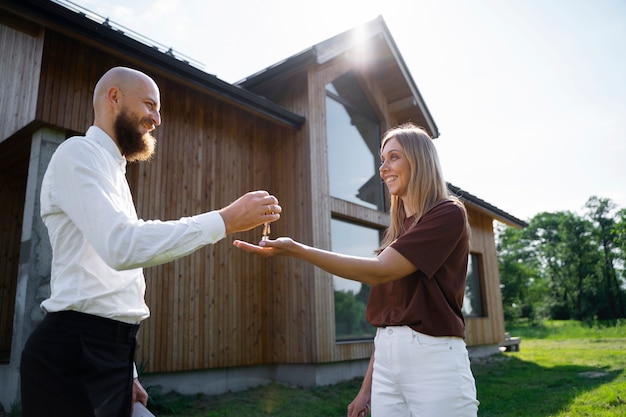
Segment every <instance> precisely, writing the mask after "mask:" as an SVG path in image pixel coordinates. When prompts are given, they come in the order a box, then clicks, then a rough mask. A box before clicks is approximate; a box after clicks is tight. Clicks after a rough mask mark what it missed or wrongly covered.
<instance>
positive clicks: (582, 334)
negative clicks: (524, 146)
mask: <svg viewBox="0 0 626 417" xmlns="http://www.w3.org/2000/svg"><path fill="white" fill-rule="evenodd" d="M507 331H509V332H510V333H511V335H513V336H521V337H522V344H521V350H520V352H507V353H503V354H500V355H495V356H492V357H490V358H486V359H482V360H475V361H473V363H472V370H473V372H474V376H475V377H476V385H477V389H478V399H479V400H480V402H481V404H480V408H479V411H478V415H479V416H480V417H495V416H498V417H509V416H510V417H517V416H519V417H574V416H575V417H585V416H594V417H618V416H619V417H622V416H626V371H625V369H626V321H624V320H622V321H617V322H612V323H591V324H590V323H580V322H575V321H548V322H545V323H542V324H540V325H532V324H524V323H522V324H518V325H516V326H507ZM360 384H361V381H360V379H357V380H353V381H348V382H344V383H341V384H337V385H333V386H329V387H316V388H312V389H297V388H287V387H284V386H281V385H278V384H270V385H267V386H263V387H259V388H254V389H251V390H247V391H244V392H238V393H228V394H224V395H219V396H194V397H181V396H178V395H172V396H170V397H167V396H165V397H163V396H157V397H158V398H159V399H160V400H161V401H163V402H164V405H165V407H162V408H157V411H158V412H157V415H158V416H159V417H214V416H215V417H217V416H233V417H238V416H247V417H255V416H275V417H293V416H299V417H308V416H311V417H313V416H315V417H318V416H324V417H332V416H338V417H339V416H345V415H346V407H347V404H348V403H349V402H350V401H352V399H353V398H354V395H356V393H357V391H358V389H359V386H360ZM168 404H169V405H168ZM167 407H169V409H168V408H167Z"/></svg>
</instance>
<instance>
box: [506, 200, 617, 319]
mask: <svg viewBox="0 0 626 417" xmlns="http://www.w3.org/2000/svg"><path fill="white" fill-rule="evenodd" d="M585 207H586V209H587V212H586V214H585V215H584V216H580V215H577V214H575V213H572V212H569V211H563V212H555V213H548V212H545V213H539V214H537V215H536V216H535V217H533V218H532V219H531V220H530V221H529V225H528V227H527V228H525V229H513V228H508V227H500V228H499V229H498V233H497V238H498V242H497V248H498V261H499V267H500V276H501V281H502V285H503V288H502V300H503V303H504V311H505V318H506V319H507V320H512V319H516V318H520V317H528V318H531V319H532V318H542V317H544V316H545V317H550V318H553V319H569V318H575V319H580V320H593V319H595V318H600V319H607V318H618V317H626V312H625V309H626V308H625V307H626V285H625V277H624V265H625V261H626V210H621V211H618V212H616V210H615V205H614V204H613V203H612V202H611V201H610V200H607V199H600V198H597V197H591V198H590V199H589V200H588V201H587V203H586V205H585Z"/></svg>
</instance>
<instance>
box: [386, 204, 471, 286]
mask: <svg viewBox="0 0 626 417" xmlns="http://www.w3.org/2000/svg"><path fill="white" fill-rule="evenodd" d="M465 233H467V230H466V220H465V214H464V212H463V210H462V209H461V207H459V206H457V205H456V204H455V203H453V202H451V201H449V202H444V203H441V204H439V205H437V206H435V207H434V208H432V209H431V210H430V211H428V212H427V213H426V214H425V215H424V216H422V219H421V220H420V221H419V222H418V223H417V225H415V226H414V227H413V228H411V229H410V230H408V231H407V232H406V233H405V234H404V235H402V236H400V238H398V239H397V240H396V241H395V242H394V243H392V244H391V247H392V248H394V249H395V250H396V251H398V252H399V253H400V254H401V255H402V256H404V257H405V258H406V259H407V260H408V261H409V262H411V263H412V264H413V265H415V267H416V268H417V269H418V270H420V271H422V272H423V273H424V274H425V275H426V276H427V277H428V278H432V277H433V276H434V274H435V272H437V270H438V269H439V268H441V266H442V265H443V264H444V262H445V260H446V259H447V258H448V256H450V254H451V253H452V251H453V250H454V248H455V247H456V246H457V245H458V243H459V241H460V240H461V239H462V237H463V236H464V234H465Z"/></svg>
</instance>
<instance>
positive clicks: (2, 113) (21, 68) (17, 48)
mask: <svg viewBox="0 0 626 417" xmlns="http://www.w3.org/2000/svg"><path fill="white" fill-rule="evenodd" d="M16 28H20V29H19V30H18V29H16ZM42 49H43V31H42V30H41V29H40V28H39V27H37V26H35V25H32V24H29V23H27V22H24V21H23V20H22V19H19V18H17V17H14V16H13V15H11V14H9V13H6V14H5V13H3V14H2V15H0V51H2V59H1V60H0V80H1V81H0V83H1V85H2V90H3V91H2V97H3V98H4V99H3V100H0V142H2V141H3V140H5V139H6V138H8V137H9V136H10V135H12V134H14V133H15V132H17V131H18V130H20V129H21V128H23V127H25V126H26V125H28V124H29V123H30V122H32V121H33V120H35V104H36V98H37V96H36V94H35V92H36V91H37V88H38V84H39V70H40V67H41V54H42Z"/></svg>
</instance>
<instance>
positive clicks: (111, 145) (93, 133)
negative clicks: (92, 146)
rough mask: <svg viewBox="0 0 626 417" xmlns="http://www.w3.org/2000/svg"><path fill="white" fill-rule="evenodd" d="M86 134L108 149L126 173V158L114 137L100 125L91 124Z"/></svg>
mask: <svg viewBox="0 0 626 417" xmlns="http://www.w3.org/2000/svg"><path fill="white" fill-rule="evenodd" d="M85 136H87V137H88V138H90V139H93V140H95V141H96V142H97V143H98V144H99V145H100V146H102V147H103V148H104V149H106V151H107V152H109V153H110V154H111V156H112V157H113V158H114V159H115V161H116V162H117V163H118V164H119V166H120V168H121V169H122V171H123V172H124V173H126V158H124V155H122V153H121V152H120V148H118V147H117V144H116V143H115V141H114V140H113V138H111V137H110V136H109V135H107V133H106V132H105V131H104V130H102V129H100V128H99V127H98V126H91V127H90V128H89V129H87V133H86V134H85Z"/></svg>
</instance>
